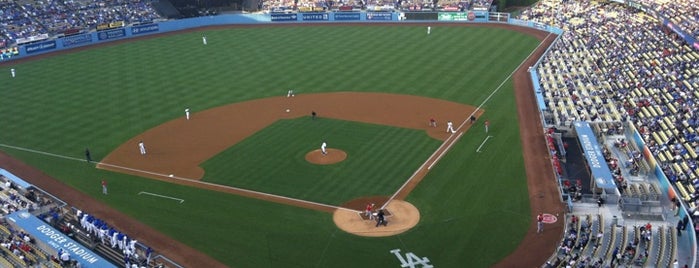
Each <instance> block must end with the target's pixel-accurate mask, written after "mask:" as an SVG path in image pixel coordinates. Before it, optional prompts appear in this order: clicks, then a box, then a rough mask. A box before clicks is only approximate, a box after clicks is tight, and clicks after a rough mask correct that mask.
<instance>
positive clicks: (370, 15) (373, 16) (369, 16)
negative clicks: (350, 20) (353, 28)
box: [366, 12, 393, 20]
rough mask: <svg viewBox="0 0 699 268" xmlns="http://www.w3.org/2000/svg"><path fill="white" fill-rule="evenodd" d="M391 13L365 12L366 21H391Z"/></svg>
mask: <svg viewBox="0 0 699 268" xmlns="http://www.w3.org/2000/svg"><path fill="white" fill-rule="evenodd" d="M392 19H393V13H391V12H367V13H366V20H392Z"/></svg>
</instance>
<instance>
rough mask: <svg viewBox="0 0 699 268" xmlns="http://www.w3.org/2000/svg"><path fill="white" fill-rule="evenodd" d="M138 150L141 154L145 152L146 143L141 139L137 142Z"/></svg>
mask: <svg viewBox="0 0 699 268" xmlns="http://www.w3.org/2000/svg"><path fill="white" fill-rule="evenodd" d="M138 150H139V151H140V152H141V155H145V154H146V145H145V144H143V141H139V142H138Z"/></svg>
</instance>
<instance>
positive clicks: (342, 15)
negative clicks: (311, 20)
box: [334, 12, 360, 20]
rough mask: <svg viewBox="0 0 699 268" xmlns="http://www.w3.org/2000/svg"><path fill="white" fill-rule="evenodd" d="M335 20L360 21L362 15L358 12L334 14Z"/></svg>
mask: <svg viewBox="0 0 699 268" xmlns="http://www.w3.org/2000/svg"><path fill="white" fill-rule="evenodd" d="M334 19H335V20H359V19H360V14H359V13H356V12H352V13H335V14H334Z"/></svg>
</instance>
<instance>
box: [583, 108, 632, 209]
mask: <svg viewBox="0 0 699 268" xmlns="http://www.w3.org/2000/svg"><path fill="white" fill-rule="evenodd" d="M573 129H574V130H575V134H576V136H577V139H578V141H579V142H580V149H581V150H582V153H583V156H584V157H583V160H584V161H585V164H586V165H585V166H586V168H587V169H588V171H589V174H590V178H589V185H590V189H591V190H592V192H593V194H595V195H596V196H600V197H602V198H603V199H604V201H605V203H616V202H618V201H619V198H620V196H621V194H620V193H619V189H617V186H616V183H615V182H614V176H613V175H612V172H611V170H610V169H609V166H608V165H607V161H606V160H605V158H604V154H603V148H602V146H601V145H600V143H599V141H598V140H597V136H596V135H595V132H594V131H593V129H592V127H591V126H590V123H588V122H583V121H578V122H574V123H573Z"/></svg>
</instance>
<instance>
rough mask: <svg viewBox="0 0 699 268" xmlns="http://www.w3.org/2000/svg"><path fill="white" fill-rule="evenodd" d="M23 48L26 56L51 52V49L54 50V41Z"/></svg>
mask: <svg viewBox="0 0 699 268" xmlns="http://www.w3.org/2000/svg"><path fill="white" fill-rule="evenodd" d="M24 48H25V49H26V51H27V54H32V53H36V52H41V51H46V50H52V49H56V41H55V40H51V41H46V42H41V43H36V44H31V45H26V46H25V47H24Z"/></svg>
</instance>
